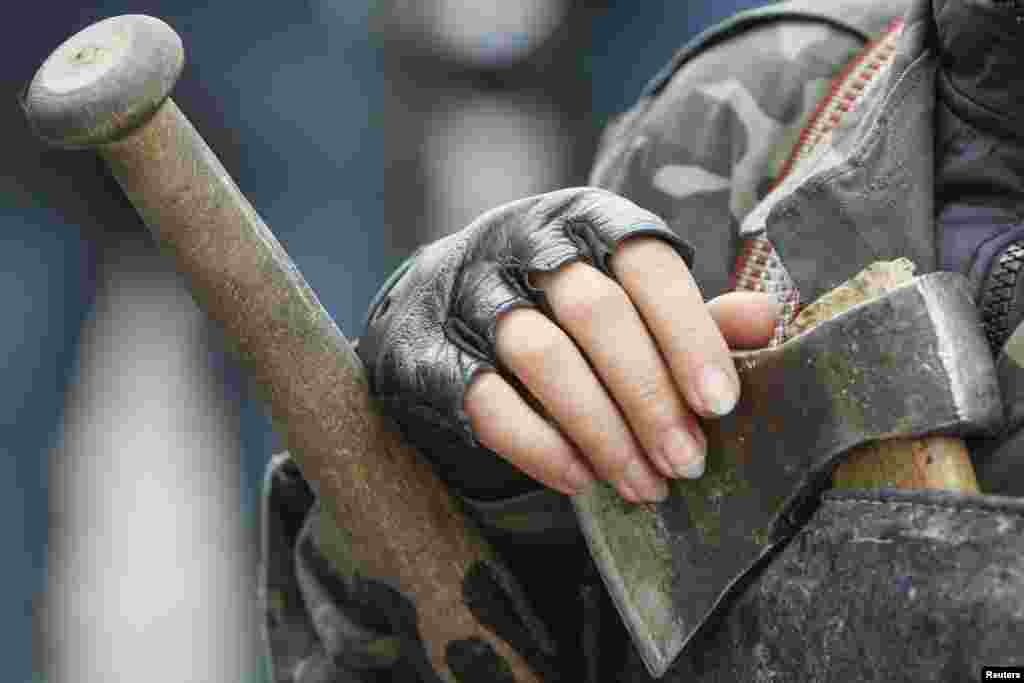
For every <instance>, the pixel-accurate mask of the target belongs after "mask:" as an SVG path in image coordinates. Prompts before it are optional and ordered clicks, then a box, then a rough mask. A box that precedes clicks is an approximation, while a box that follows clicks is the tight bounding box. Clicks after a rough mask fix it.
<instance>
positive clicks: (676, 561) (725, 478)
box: [573, 273, 1003, 678]
mask: <svg viewBox="0 0 1024 683" xmlns="http://www.w3.org/2000/svg"><path fill="white" fill-rule="evenodd" d="M733 358H734V360H735V361H736V367H737V370H738V371H739V375H740V381H741V385H742V390H741V398H740V402H739V404H738V405H737V407H736V409H735V410H734V411H733V412H732V413H731V414H730V415H728V416H726V417H724V418H721V419H719V420H714V421H707V422H705V423H704V428H705V431H706V433H707V437H708V454H707V469H706V471H705V474H704V476H703V477H702V478H700V479H698V480H694V481H686V480H677V481H673V482H671V487H672V493H671V495H670V496H669V498H668V499H667V500H665V501H664V502H662V503H658V504H652V505H633V504H630V503H628V502H625V501H623V500H622V499H621V498H620V497H619V496H618V494H617V493H616V492H615V491H614V489H612V488H611V487H610V486H607V485H606V484H603V483H600V484H595V485H594V486H593V487H592V488H591V489H590V490H589V491H588V492H586V493H584V494H582V495H579V496H576V497H575V498H574V499H573V504H574V506H575V509H576V513H577V517H578V519H579V522H580V526H581V528H582V530H583V534H584V536H585V538H586V540H587V543H588V545H589V548H590V552H591V554H592V555H593V557H594V559H595V562H596V564H597V566H598V568H599V570H600V572H601V575H602V577H603V579H604V582H605V585H606V586H607V587H608V590H609V592H610V594H611V596H612V599H613V600H614V602H615V604H616V607H617V608H618V610H619V613H620V614H621V616H622V618H623V620H624V621H625V623H626V626H627V628H628V630H629V632H630V635H631V636H632V639H633V642H634V644H635V645H636V647H637V649H638V651H639V653H640V654H641V656H642V657H643V659H644V662H645V663H646V665H647V668H648V670H649V671H650V673H651V675H652V676H654V677H656V678H658V677H660V676H662V675H663V674H664V673H665V671H666V670H667V669H668V667H669V666H670V665H671V664H672V662H673V661H674V660H675V658H676V657H677V656H678V654H679V653H680V652H681V651H682V649H683V648H684V647H685V646H686V644H687V642H689V641H690V640H691V639H692V638H693V636H694V634H695V633H696V632H697V631H698V629H699V628H700V627H701V626H702V625H703V624H704V623H705V622H706V621H707V620H708V618H709V617H710V616H711V615H712V614H713V613H714V611H715V610H716V608H718V607H719V605H720V604H721V603H722V602H723V600H724V599H725V598H726V597H727V595H728V594H729V592H730V589H731V588H732V587H733V586H734V585H736V583H737V582H738V581H740V580H741V579H742V578H743V577H745V576H746V575H748V574H749V573H750V572H751V571H752V570H754V569H755V568H756V567H757V566H758V564H759V563H760V562H761V561H762V560H764V558H766V557H767V556H768V555H769V554H770V553H772V552H773V550H776V549H778V548H779V547H780V546H781V544H783V543H784V542H785V541H786V540H788V539H789V538H790V537H791V536H792V535H793V534H794V533H795V532H796V531H797V530H798V529H799V527H800V526H801V525H802V524H803V523H804V522H805V521H806V520H807V519H808V518H809V516H810V514H811V513H812V512H813V509H814V507H815V503H816V501H817V498H818V494H819V493H820V492H821V490H822V488H824V486H825V485H826V484H827V481H828V477H829V476H830V474H831V471H832V469H833V467H834V465H835V464H836V463H837V461H838V460H839V459H840V457H841V456H842V454H843V453H844V452H845V451H847V450H849V449H851V448H853V447H855V446H858V445H861V444H864V443H866V442H869V441H875V440H881V439H891V438H914V437H918V436H923V435H933V434H946V435H960V436H970V435H980V434H994V433H995V432H997V431H998V429H999V427H1000V426H1001V424H1002V420H1003V414H1002V402H1001V399H1000V395H999V384H998V380H997V377H996V372H995V367H994V362H993V359H992V355H991V352H990V351H989V348H988V344H987V342H986V339H985V335H984V332H983V330H982V326H981V321H980V319H979V316H978V312H977V309H976V307H975V305H974V302H973V300H972V298H971V294H970V289H969V284H968V282H967V280H966V278H964V277H963V276H961V275H959V274H956V273H932V274H929V275H924V276H921V277H917V278H914V279H913V280H911V281H910V282H909V283H907V284H905V285H903V286H901V287H899V288H897V289H894V290H892V291H890V292H888V293H886V294H884V295H882V296H881V297H879V298H876V299H873V300H871V301H868V302H865V303H863V304H860V305H858V306H855V307H854V308H851V309H850V310H848V311H846V312H845V313H843V314H841V315H839V316H837V317H835V318H833V319H832V320H829V321H827V322H825V323H822V324H821V325H819V326H817V327H815V328H813V329H811V330H809V331H807V332H804V333H803V334H801V335H799V336H797V337H794V338H793V339H790V340H789V341H787V342H785V343H784V344H781V345H779V346H776V347H772V348H768V349H762V350H758V351H748V352H736V353H734V354H733Z"/></svg>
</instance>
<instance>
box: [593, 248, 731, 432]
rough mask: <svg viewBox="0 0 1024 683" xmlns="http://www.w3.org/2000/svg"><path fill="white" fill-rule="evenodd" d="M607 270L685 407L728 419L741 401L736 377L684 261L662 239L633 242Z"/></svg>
mask: <svg viewBox="0 0 1024 683" xmlns="http://www.w3.org/2000/svg"><path fill="white" fill-rule="evenodd" d="M611 266H612V270H613V272H614V273H615V276H616V278H618V280H619V282H621V283H622V286H623V288H625V290H626V292H627V293H628V294H629V297H630V299H631V300H632V301H633V303H634V305H635V306H636V308H637V310H638V311H640V314H641V315H642V316H643V319H644V321H645V322H646V324H647V327H648V328H649V329H650V331H651V334H653V335H654V338H655V340H657V344H658V346H659V348H660V349H661V354H662V356H663V357H664V358H665V360H666V362H667V363H668V365H669V368H670V369H671V372H672V376H673V378H674V379H675V382H676V384H677V386H679V387H680V389H681V390H682V392H683V395H684V396H685V398H686V402H687V404H688V405H689V406H690V407H691V408H693V409H694V410H695V411H697V412H698V413H699V414H700V415H702V416H704V417H719V416H722V415H727V414H729V413H730V412H731V411H732V409H733V408H734V407H735V405H736V401H737V400H739V391H740V385H739V377H738V375H737V374H736V367H735V365H734V364H733V361H732V359H731V358H730V356H729V348H728V346H727V345H726V342H725V338H724V337H723V336H722V332H721V331H720V330H719V329H718V325H717V323H716V322H715V320H714V318H712V317H711V313H710V311H709V310H708V308H707V306H705V304H704V298H703V297H702V296H701V293H700V290H699V289H698V288H697V284H696V282H694V280H693V276H692V275H691V274H690V270H689V269H688V268H687V267H686V264H685V263H684V262H683V259H682V258H681V257H680V256H679V254H677V253H676V252H675V251H674V250H673V249H672V248H671V247H670V246H669V245H668V244H666V243H665V242H664V241H662V240H659V239H656V238H653V237H637V238H634V239H629V240H626V241H625V242H623V243H622V244H621V245H620V246H619V248H618V249H617V250H616V251H615V253H614V254H613V256H612V262H611ZM727 310H728V307H727Z"/></svg>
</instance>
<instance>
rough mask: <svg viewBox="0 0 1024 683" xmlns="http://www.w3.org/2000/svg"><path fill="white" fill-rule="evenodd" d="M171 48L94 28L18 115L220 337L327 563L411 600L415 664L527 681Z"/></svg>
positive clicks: (456, 515)
mask: <svg viewBox="0 0 1024 683" xmlns="http://www.w3.org/2000/svg"><path fill="white" fill-rule="evenodd" d="M118 22H121V23H120V24H119V23H118ZM153 22H158V23H159V24H162V27H161V26H159V25H157V24H154V23H153ZM90 31H91V32H92V35H91V36H90V35H89V32H90ZM83 36H84V37H83ZM175 43H176V44H177V48H175V47H174V45H175ZM69 44H70V47H69V46H68V45H69ZM175 49H177V51H178V52H175ZM140 52H141V53H143V54H139V53H140ZM180 52H181V48H180V39H178V37H177V35H176V34H174V32H173V30H171V29H170V27H167V26H166V24H163V22H159V20H156V19H152V18H150V17H138V16H136V17H117V18H114V19H110V20H106V21H105V22H100V23H99V24H95V25H94V26H93V27H90V28H87V29H85V30H84V31H82V32H81V33H79V34H76V35H75V36H73V37H72V38H71V39H69V41H67V43H65V45H62V46H61V48H58V50H57V51H56V52H55V53H54V54H53V55H52V56H51V57H50V58H49V59H48V60H47V62H46V63H45V64H44V65H43V67H41V69H40V71H39V73H37V75H36V78H35V80H34V81H33V83H32V85H31V86H30V88H29V90H28V91H27V95H26V100H25V103H24V104H25V108H26V112H27V113H28V115H29V118H30V121H31V122H32V123H33V125H34V127H35V129H36V131H37V133H39V134H40V135H41V136H42V137H44V138H45V139H48V140H49V141H50V142H53V143H56V144H64V145H65V146H75V147H93V148H95V149H96V150H97V151H98V152H99V154H100V155H101V156H102V157H103V158H104V159H105V160H106V162H107V164H108V165H109V167H110V169H111V171H112V172H113V175H114V176H115V177H116V178H117V180H118V182H119V183H120V185H121V187H122V188H123V189H124V191H125V193H126V195H127V196H128V198H129V199H130V201H131V202H132V204H133V205H134V206H135V208H136V210H137V211H138V212H139V214H140V215H141V216H142V218H143V220H144V222H145V224H146V225H147V226H148V228H149V230H150V231H151V232H152V233H153V235H154V237H155V239H156V241H157V242H158V243H159V245H160V247H161V249H162V250H163V251H164V252H165V253H166V254H168V255H169V256H170V257H171V258H173V260H174V262H175V264H176V267H177V270H178V271H179V272H180V273H181V274H183V275H184V276H185V277H186V279H187V281H188V284H189V287H190V289H191V292H192V294H193V296H194V298H195V300H196V301H197V303H198V304H199V306H200V307H201V308H202V309H203V310H204V311H205V312H206V313H207V314H208V315H209V317H210V318H212V319H213V320H215V321H216V322H217V323H218V324H219V326H220V327H221V328H222V329H223V331H224V333H225V338H226V340H227V342H228V345H229V346H234V350H235V351H236V353H237V355H238V357H239V358H240V359H241V360H242V362H243V364H244V365H245V366H247V369H248V370H249V372H251V373H252V375H253V376H254V377H255V379H256V381H257V384H258V386H259V387H260V388H261V391H262V394H263V397H264V398H265V400H266V401H267V402H268V403H269V406H270V410H271V413H272V415H273V418H274V423H275V428H277V429H278V430H279V432H280V433H281V434H282V435H283V436H284V437H285V439H286V442H287V446H288V448H289V450H290V451H291V453H292V454H293V456H294V457H295V459H296V461H297V463H298V465H299V468H300V469H301V470H302V472H303V475H304V476H305V477H306V479H307V480H309V481H310V482H311V484H312V486H313V488H314V490H316V491H317V494H318V497H319V501H320V503H321V505H322V507H323V510H324V512H325V513H326V514H327V516H328V517H329V518H330V519H332V520H333V522H334V527H335V529H336V530H337V531H340V532H341V533H340V534H335V535H336V536H337V537H338V538H340V539H341V540H343V543H342V545H343V546H344V547H345V550H344V552H342V553H340V554H339V553H338V552H336V551H337V548H336V546H337V545H338V544H337V542H335V543H333V544H328V543H325V544H323V545H325V546H330V547H329V550H331V549H333V550H334V551H335V555H334V556H333V557H332V560H333V565H334V568H335V569H336V570H338V571H341V572H348V573H349V574H350V575H351V576H358V577H372V579H373V580H374V581H380V582H383V583H385V584H386V585H387V586H389V587H390V588H392V589H394V590H397V591H398V592H399V593H400V594H401V595H402V596H404V597H405V598H407V599H408V600H409V602H411V604H412V605H413V606H414V608H415V630H416V633H415V636H414V637H415V638H418V639H419V641H420V642H421V643H422V645H423V648H422V652H421V654H420V656H421V657H422V656H425V658H426V659H427V660H428V662H429V665H430V666H431V667H432V669H433V671H434V672H435V673H436V675H437V677H438V678H439V679H440V680H445V681H453V682H454V681H466V680H470V679H473V680H476V679H478V678H479V676H480V674H481V673H482V672H487V673H486V675H487V676H488V677H489V678H491V679H493V680H502V681H517V682H518V681H522V682H527V681H539V680H540V675H541V674H539V673H538V668H537V667H536V666H531V664H534V663H535V662H533V661H532V660H531V661H530V662H528V661H527V658H526V657H525V656H524V655H523V654H522V652H523V650H524V648H518V649H517V648H516V647H513V646H512V645H510V643H509V641H508V640H507V639H505V638H502V637H500V636H499V635H497V633H496V632H497V631H502V629H501V628H500V627H498V628H495V627H494V624H492V623H488V624H485V623H484V622H483V621H482V620H481V616H480V614H479V613H478V612H479V610H475V609H474V606H473V599H472V595H474V593H473V591H474V590H476V591H477V593H476V594H477V595H479V594H480V593H479V591H480V590H484V591H486V588H487V586H494V587H501V588H505V589H506V590H511V589H509V588H508V582H507V580H505V579H507V576H506V575H504V574H502V573H501V565H500V564H499V563H498V562H497V559H496V557H495V556H494V554H493V553H492V551H491V550H490V549H489V547H488V545H487V543H486V542H485V540H484V539H483V538H482V537H481V536H480V534H479V532H478V531H477V530H476V528H475V527H474V526H473V525H472V524H470V523H469V522H468V520H467V519H466V518H465V517H464V515H463V513H462V512H461V509H460V508H459V507H458V505H457V503H456V502H455V500H454V499H453V498H452V496H451V494H450V493H449V492H448V490H447V489H446V487H445V486H444V485H443V483H442V482H441V481H440V480H439V479H438V478H437V476H436V475H435V473H434V472H433V470H432V469H431V468H430V466H429V465H428V464H427V463H426V462H424V460H423V459H422V458H420V457H418V455H417V453H415V452H414V451H413V449H411V448H410V447H409V446H408V445H406V444H404V443H403V442H402V440H401V438H400V436H399V435H398V434H397V433H396V432H395V431H394V430H393V428H391V427H390V426H389V425H388V424H387V422H386V421H385V420H384V419H383V418H382V416H381V415H380V414H379V412H378V411H377V409H376V408H375V406H374V404H373V402H372V399H371V396H370V393H369V390H368V384H367V380H366V377H365V374H364V372H363V368H362V366H361V364H360V362H359V359H358V357H357V356H356V355H355V353H354V352H353V350H352V348H351V346H350V345H349V343H348V342H347V340H346V339H345V337H344V336H343V335H342V333H341V331H340V330H339V329H338V327H337V325H336V324H335V323H334V321H333V320H332V319H331V317H330V315H328V313H327V312H326V311H325V310H324V308H323V306H322V305H321V304H320V302H319V300H318V299H317V297H316V295H315V294H314V293H313V291H312V289H311V288H310V287H309V285H308V284H307V283H306V281H305V280H304V279H303V277H302V275H301V273H300V272H299V270H298V268H297V267H296V266H295V264H294V263H293V262H292V260H291V259H290V258H289V256H288V254H286V253H285V250H284V249H283V248H282V246H281V244H280V243H279V242H278V241H277V239H275V237H274V235H273V234H272V233H271V231H270V229H269V228H268V227H267V226H266V224H265V223H264V222H263V220H262V219H261V218H260V216H259V215H258V214H257V212H256V211H255V209H254V208H253V207H252V205H251V204H250V203H249V202H248V201H247V200H246V198H245V197H244V196H243V195H242V193H241V191H240V190H239V189H238V187H237V186H236V184H235V183H234V181H233V180H232V179H231V177H230V176H229V174H228V172H227V171H226V170H225V169H224V167H223V165H222V164H221V163H220V161H219V160H218V159H217V157H216V156H215V155H214V153H213V152H212V151H211V149H210V148H209V146H207V144H206V143H205V142H204V140H203V139H202V137H201V136H200V135H199V133H198V132H197V131H196V130H195V128H194V127H193V126H192V124H191V123H190V122H189V120H188V119H187V118H186V116H185V115H184V114H183V113H182V112H181V111H180V110H179V109H178V107H177V106H176V105H175V103H174V102H173V101H172V100H171V99H170V98H169V97H168V95H169V92H170V88H171V87H172V86H173V83H174V81H175V80H176V79H177V75H178V73H180V70H181V64H182V63H183V56H181V55H179V54H178V53H180ZM146 69H148V71H146V73H143V74H142V75H140V74H139V73H138V72H139V71H140V70H143V71H145V70H146ZM90 79H91V80H90ZM90 88H91V90H90ZM161 88H162V90H161ZM125 91H128V92H127V93H126V92H125ZM112 93H113V94H112ZM147 98H148V99H147ZM97 112H99V114H97ZM104 116H105V118H104ZM119 126H120V128H119ZM337 540H338V539H337V538H336V539H335V541H337ZM495 572H498V574H495ZM497 575H501V577H502V580H498V579H495V578H494V577H495V576H497ZM488 582H489V583H488ZM519 604H522V603H521V601H520V602H519ZM424 653H425V655H424Z"/></svg>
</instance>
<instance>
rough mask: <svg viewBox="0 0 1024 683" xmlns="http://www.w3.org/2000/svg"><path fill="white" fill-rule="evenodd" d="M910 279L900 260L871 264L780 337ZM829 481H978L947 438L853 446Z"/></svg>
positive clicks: (895, 484)
mask: <svg viewBox="0 0 1024 683" xmlns="http://www.w3.org/2000/svg"><path fill="white" fill-rule="evenodd" d="M913 277H914V266H913V264H912V263H910V261H908V260H906V259H897V260H896V261H890V262H879V263H874V264H872V265H870V266H868V267H867V268H866V269H864V270H863V271H861V272H860V273H858V274H857V275H856V276H854V277H853V278H852V279H850V280H849V281H848V282H845V283H843V284H842V285H840V286H839V287H837V288H836V289H834V290H832V291H831V292H828V293H827V294H824V295H822V296H821V298H819V299H818V300H817V301H814V302H813V303H811V304H808V305H807V307H805V308H804V309H803V310H802V311H801V312H800V314H799V315H798V316H797V317H796V318H795V319H794V320H793V321H792V322H791V323H790V324H789V325H788V326H787V328H786V338H787V339H788V338H789V337H792V336H795V335H797V334H799V333H800V332H803V331H805V330H808V329H810V328H812V327H814V326H815V325H818V324H820V323H822V322H824V321H826V320H829V319H830V318H834V317H836V316H837V315H839V314H840V313H842V312H843V311H846V310H848V309H850V308H852V307H854V306H855V305H857V304H859V303H863V302H865V301H868V300H869V299H873V298H875V297H877V296H879V295H881V294H883V293H884V292H887V291H890V290H892V289H895V288H897V287H899V286H900V285H901V284H904V283H906V282H909V281H910V280H911V279H913ZM832 483H833V485H834V486H835V487H836V488H883V487H886V488H903V489H947V490H952V491H963V492H966V493H978V480H977V478H976V477H975V474H974V466H973V465H972V464H971V459H970V456H969V455H968V452H967V448H966V446H964V442H963V440H962V439H959V438H956V437H948V436H930V437H922V438H919V439H890V440H887V441H876V442H873V443H867V444H864V445H862V446H858V447H857V448H853V449H851V450H850V451H849V452H848V453H847V454H846V455H845V456H844V457H843V460H842V461H841V462H840V463H839V465H838V466H837V467H836V469H835V470H834V472H833V474H832Z"/></svg>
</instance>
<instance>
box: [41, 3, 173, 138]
mask: <svg viewBox="0 0 1024 683" xmlns="http://www.w3.org/2000/svg"><path fill="white" fill-rule="evenodd" d="M184 66H185V50H184V48H183V46H182V42H181V38H180V37H179V36H178V34H177V33H175V32H174V29H172V28H171V27H170V26H168V25H167V24H166V23H164V22H163V21H161V20H159V19H157V18H155V17H149V16H145V15H141V14H126V15H122V16H118V17H111V18H109V19H104V20H103V21H99V22H97V23H95V24H92V25H91V26H88V27H86V28H84V29H82V30H81V31H79V32H78V33H76V34H74V35H73V36H71V37H70V38H68V39H67V40H66V41H64V43H62V44H61V45H60V47H58V48H57V49H56V50H54V51H53V53H52V54H51V55H50V56H49V57H47V59H46V61H45V62H43V65H42V66H40V67H39V70H38V71H37V72H36V74H35V77H34V78H33V79H32V82H31V83H30V84H29V86H28V88H27V89H26V90H25V94H24V97H23V100H22V106H23V107H24V109H25V113H26V115H27V117H28V120H29V123H30V125H31V126H32V129H33V131H34V132H35V133H36V135H38V136H39V137H40V138H42V139H43V140H44V141H46V142H47V143H49V144H51V145H54V146H57V147H64V148H70V149H80V148H87V147H93V146H96V145H100V144H104V143H107V142H112V141H114V140H118V139H120V138H122V137H124V136H126V135H128V134H129V133H131V132H132V131H133V130H135V129H136V128H138V127H139V126H141V125H142V124H144V123H146V121H148V120H149V119H150V117H151V116H152V115H153V113H154V112H156V110H157V109H159V108H160V105H161V104H163V102H164V100H166V99H167V97H168V95H170V93H171V89H172V88H174V84H175V83H176V82H177V80H178V76H180V75H181V70H182V68H183V67H184Z"/></svg>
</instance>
